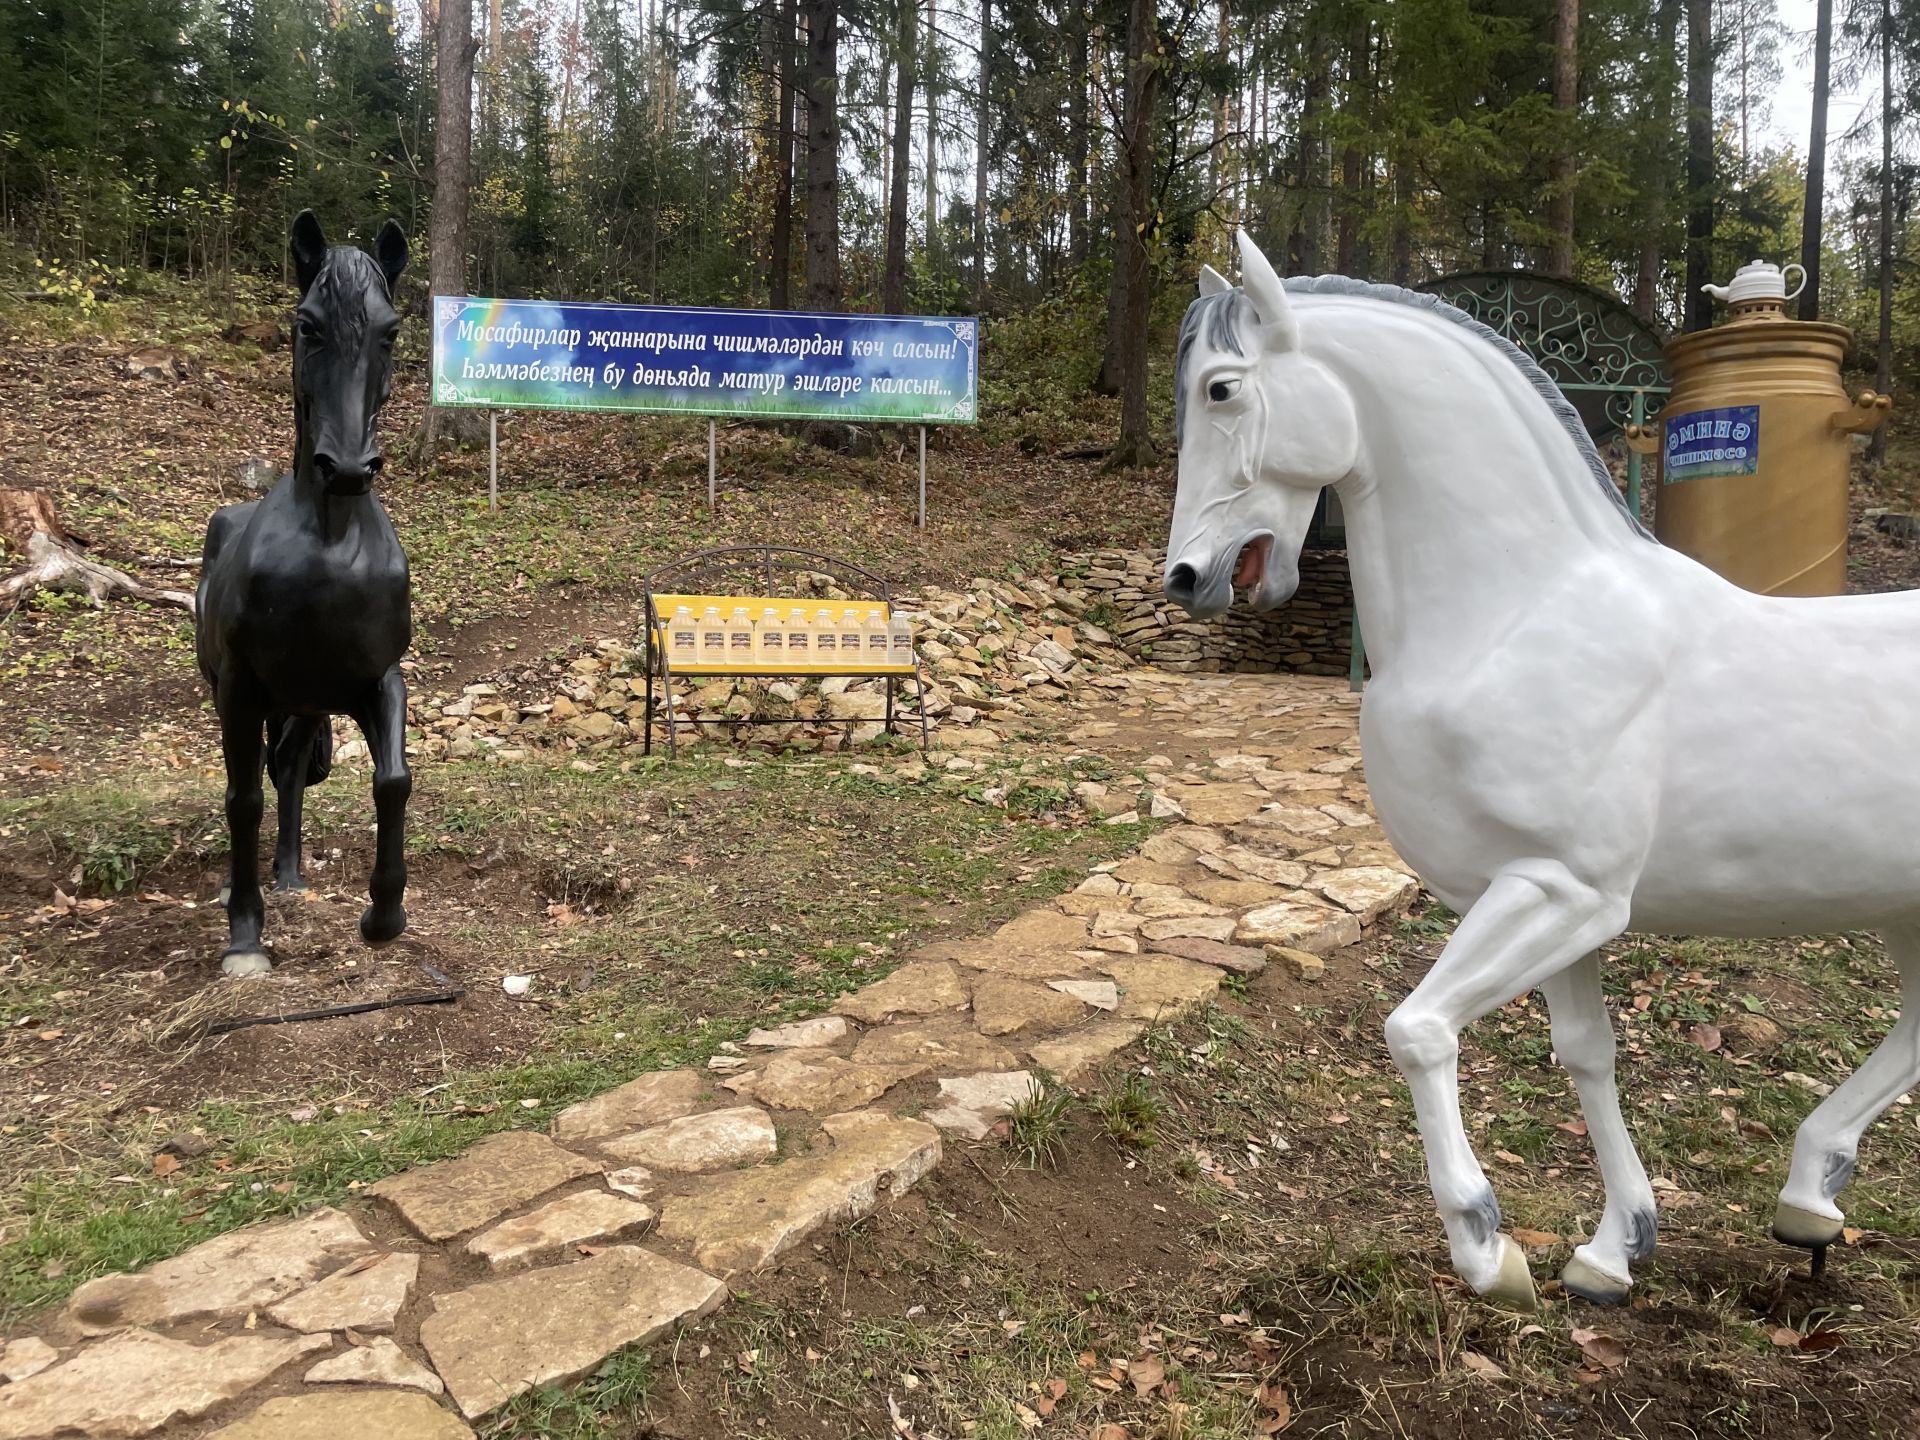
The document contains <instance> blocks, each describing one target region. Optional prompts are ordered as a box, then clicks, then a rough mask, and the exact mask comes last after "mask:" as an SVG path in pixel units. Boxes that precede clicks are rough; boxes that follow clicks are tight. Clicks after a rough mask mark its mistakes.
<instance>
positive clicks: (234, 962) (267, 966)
mask: <svg viewBox="0 0 1920 1440" xmlns="http://www.w3.org/2000/svg"><path fill="white" fill-rule="evenodd" d="M220 968H221V970H222V971H224V972H225V973H226V974H228V975H232V976H234V977H235V978H236V979H238V978H242V977H244V976H248V975H265V974H268V973H269V972H270V971H271V970H272V969H273V962H272V961H271V960H269V959H268V958H267V957H266V956H265V955H264V954H263V953H262V952H260V951H258V950H241V951H237V952H235V953H233V954H230V955H228V956H227V957H226V958H225V959H224V960H222V961H221V962H220Z"/></svg>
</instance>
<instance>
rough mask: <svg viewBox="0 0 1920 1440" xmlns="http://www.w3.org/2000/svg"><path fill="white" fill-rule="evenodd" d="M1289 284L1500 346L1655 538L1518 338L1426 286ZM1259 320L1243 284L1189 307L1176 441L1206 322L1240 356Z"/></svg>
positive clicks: (1300, 278)
mask: <svg viewBox="0 0 1920 1440" xmlns="http://www.w3.org/2000/svg"><path fill="white" fill-rule="evenodd" d="M1285 283H1286V287H1287V289H1289V290H1292V291H1297V292H1299V293H1301V294H1306V295H1351V296H1359V297H1361V298H1363V299H1367V300H1381V301H1385V302H1386V303H1387V304H1389V305H1405V306H1408V307H1410V308H1412V309H1415V310H1425V311H1427V312H1428V313H1429V314H1433V315H1437V316H1439V317H1441V318H1442V319H1444V320H1448V321H1451V322H1452V323H1453V324H1455V325H1458V326H1460V327H1461V328H1462V329H1464V330H1466V331H1468V332H1469V333H1471V334H1473V335H1475V336H1477V337H1478V338H1480V339H1481V340H1484V341H1486V342H1487V343H1488V344H1489V345H1491V346H1493V347H1494V349H1496V350H1498V351H1499V352H1500V353H1501V354H1502V355H1504V356H1505V357H1506V358H1507V359H1508V360H1509V361H1511V362H1512V363H1513V365H1514V367H1515V368H1516V369H1518V370H1519V371H1520V373H1521V374H1522V375H1524V376H1525V377H1526V378H1527V382H1528V383H1529V384H1530V385H1532V386H1533V389H1534V393H1535V394H1537V395H1538V396H1539V397H1540V398H1541V399H1542V400H1544V401H1546V403H1547V408H1548V409H1549V410H1550V411H1552V412H1553V418H1554V419H1556V420H1558V421H1559V422H1560V428H1561V429H1563V430H1565V431H1566V432H1567V437H1568V438H1569V439H1570V440H1572V441H1573V447H1574V449H1575V450H1577V451H1579V452H1580V458H1581V459H1583V460H1584V461H1586V464H1587V469H1588V470H1589V471H1590V472H1591V473H1592V475H1593V478H1594V480H1595V481H1596V482H1597V483H1598V484H1599V486H1600V488H1601V489H1602V490H1604V491H1605V492H1606V496H1607V499H1608V500H1609V501H1610V502H1611V503H1612V505H1613V506H1614V508H1615V509H1616V510H1618V511H1619V512H1620V515H1621V517H1622V518H1623V519H1625V520H1626V522H1627V524H1628V525H1629V526H1631V527H1632V529H1633V530H1634V532H1635V533H1636V534H1638V535H1640V536H1641V537H1642V538H1643V539H1646V540H1652V539H1653V536H1652V534H1651V533H1650V532H1649V531H1648V530H1647V528H1646V527H1645V526H1644V525H1642V524H1641V523H1640V517H1639V516H1637V515H1635V514H1633V513H1632V512H1631V511H1630V510H1628V509H1627V502H1626V500H1625V499H1624V498H1623V497H1622V496H1621V494H1620V489H1619V487H1618V486H1616V485H1615V484H1614V483H1613V476H1612V475H1611V474H1609V473H1608V471H1607V466H1606V462H1605V461H1604V460H1602V459H1601V458H1600V452H1599V450H1597V449H1596V448H1595V447H1594V443H1593V437H1592V436H1590V435H1589V434H1587V427H1586V426H1585V425H1584V424H1583V423H1581V420H1580V412H1579V411H1577V410H1575V409H1574V408H1573V405H1572V403H1571V402H1570V401H1568V399H1567V397H1566V396H1565V395H1563V394H1561V393H1560V387H1559V386H1558V385H1556V384H1554V382H1553V377H1552V376H1551V375H1549V374H1547V372H1546V371H1545V370H1543V369H1541V368H1540V363H1539V362H1538V361H1537V360H1535V359H1534V358H1533V357H1532V356H1531V355H1529V354H1527V352H1526V351H1524V350H1522V349H1521V348H1520V347H1519V346H1518V345H1516V344H1514V343H1513V341H1511V340H1509V339H1507V337H1506V336H1504V335H1502V334H1500V333H1499V332H1498V331H1497V330H1494V329H1492V328H1491V327H1489V326H1487V325H1484V324H1482V323H1481V322H1480V321H1478V320H1476V319H1474V318H1473V316H1471V315H1469V314H1468V313H1467V312H1466V311H1464V310H1461V309H1459V308H1458V307H1456V306H1453V305H1449V304H1447V302H1446V301H1444V300H1442V299H1441V298H1440V297H1439V296H1437V295H1429V294H1426V293H1425V292H1424V291H1420V290H1408V289H1405V288H1404V287H1402V286H1399V285H1382V284H1378V283H1376V282H1374V281H1370V280H1355V279H1353V278H1351V277H1350V276H1346V275H1296V276H1294V277H1293V278H1292V279H1289V280H1287V281H1286V282H1285ZM1243 319H1244V320H1246V321H1249V322H1251V321H1252V320H1253V319H1254V314H1253V304H1252V302H1251V301H1250V300H1248V299H1247V297H1246V292H1245V291H1244V290H1241V289H1238V288H1236V289H1232V290H1223V291H1219V292H1217V293H1215V294H1212V295H1202V296H1201V297H1200V298H1199V299H1197V300H1195V301H1194V302H1193V303H1192V304H1191V305H1189V306H1188V307H1187V314H1186V318H1185V319H1184V320H1182V321H1181V324H1180V344H1179V349H1178V351H1177V352H1176V359H1175V364H1174V380H1173V385H1174V390H1173V394H1174V434H1175V438H1176V442H1177V440H1178V438H1179V435H1180V433H1181V431H1182V430H1183V429H1184V427H1185V423H1186V414H1185V411H1186V404H1185V399H1186V370H1187V357H1188V354H1189V353H1190V352H1191V350H1192V348H1193V342H1194V341H1195V340H1196V339H1197V338H1198V337H1199V335H1200V331H1201V328H1202V326H1203V325H1204V326H1205V329H1206V338H1207V344H1208V345H1210V346H1211V347H1213V348H1214V349H1215V350H1224V351H1227V352H1228V353H1230V354H1234V355H1244V354H1246V353H1247V352H1246V349H1245V348H1244V347H1243V345H1242V344H1241V339H1240V326H1241V321H1242V320H1243Z"/></svg>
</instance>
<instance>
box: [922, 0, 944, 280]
mask: <svg viewBox="0 0 1920 1440" xmlns="http://www.w3.org/2000/svg"><path fill="white" fill-rule="evenodd" d="M939 65H940V0H927V59H926V64H925V65H924V66H922V67H921V70H922V75H923V77H924V78H923V79H922V81H921V88H922V89H923V90H925V91H926V92H927V278H928V279H930V280H935V281H937V280H938V279H939V278H940V97H939V95H938V93H937V89H938V84H937V82H938V81H939V78H940V72H939Z"/></svg>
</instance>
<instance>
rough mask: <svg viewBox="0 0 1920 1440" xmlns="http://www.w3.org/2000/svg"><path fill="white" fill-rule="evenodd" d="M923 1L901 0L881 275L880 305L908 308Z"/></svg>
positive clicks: (899, 310) (890, 309)
mask: <svg viewBox="0 0 1920 1440" xmlns="http://www.w3.org/2000/svg"><path fill="white" fill-rule="evenodd" d="M919 18H920V3H919V0H900V15H899V31H898V34H897V35H896V36H895V40H896V43H897V44H898V46H899V53H898V54H897V55H896V56H895V57H894V66H895V73H894V98H893V159H892V168H893V174H892V175H891V176H890V177H888V178H889V183H888V186H887V192H888V193H887V254H886V260H885V263H884V268H883V270H882V272H881V276H880V308H881V309H882V310H884V311H886V312H887V313H888V314H889V315H904V314H905V313H906V310H907V172H908V169H909V167H910V165H911V163H912V158H913V72H914V69H915V47H916V45H917V44H918V41H917V39H916V37H915V31H916V29H917V22H918V21H919Z"/></svg>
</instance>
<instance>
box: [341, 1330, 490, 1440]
mask: <svg viewBox="0 0 1920 1440" xmlns="http://www.w3.org/2000/svg"><path fill="white" fill-rule="evenodd" d="M304 1378H305V1380H306V1382H307V1384H309V1385H398V1386H401V1387H402V1388H404V1389H408V1390H421V1391H424V1392H425V1393H427V1394H428V1395H444V1394H445V1393H446V1390H447V1387H446V1386H445V1385H444V1384H442V1383H441V1380H440V1377H439V1376H438V1375H436V1374H434V1373H433V1371H431V1370H429V1369H428V1368H427V1367H426V1366H424V1365H422V1364H421V1363H420V1362H419V1361H418V1360H416V1359H414V1358H413V1357H412V1356H411V1355H409V1354H407V1352H406V1351H404V1350H402V1349H401V1348H400V1347H399V1346H398V1345H396V1344H394V1343H393V1341H392V1340H390V1339H388V1338H387V1337H386V1336H385V1335H382V1336H380V1337H379V1338H378V1339H377V1340H374V1341H371V1342H370V1343H368V1344H366V1345H361V1346H357V1347H356V1348H354V1349H352V1350H348V1351H346V1352H345V1353H344V1354H340V1355H333V1356H330V1357H328V1358H327V1359H325V1360H322V1361H321V1362H320V1363H319V1364H318V1365H316V1366H314V1367H313V1368H312V1369H311V1370H309V1371H307V1373H306V1375H305V1377H304ZM434 1408H435V1409H436V1410H437V1411H439V1413H440V1414H442V1415H446V1411H444V1410H440V1409H439V1407H438V1406H435V1407H434ZM447 1419H448V1420H453V1417H452V1416H451V1415H447ZM453 1423H455V1424H459V1422H458V1421H453ZM374 1433H380V1434H384V1433H386V1432H384V1431H380V1432H374ZM429 1433H431V1432H429ZM448 1433H449V1434H453V1433H459V1434H467V1433H469V1432H468V1430H467V1427H466V1426H464V1425H461V1426H460V1429H459V1431H458V1432H453V1431H449V1432H448Z"/></svg>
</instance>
